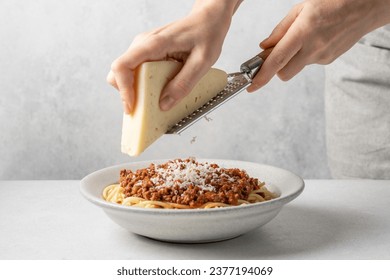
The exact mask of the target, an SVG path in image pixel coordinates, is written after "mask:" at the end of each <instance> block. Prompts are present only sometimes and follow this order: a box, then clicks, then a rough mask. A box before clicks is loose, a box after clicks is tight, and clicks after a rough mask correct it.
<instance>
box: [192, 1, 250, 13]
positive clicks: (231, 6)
mask: <svg viewBox="0 0 390 280" xmlns="http://www.w3.org/2000/svg"><path fill="white" fill-rule="evenodd" d="M243 1H244V0H196V1H195V3H194V6H193V8H192V11H193V12H196V11H199V10H203V11H204V10H208V11H210V12H212V11H216V10H217V11H220V12H224V13H226V15H227V16H230V17H232V16H233V14H234V13H235V12H236V11H237V9H238V7H239V6H240V4H241V3H242V2H243Z"/></svg>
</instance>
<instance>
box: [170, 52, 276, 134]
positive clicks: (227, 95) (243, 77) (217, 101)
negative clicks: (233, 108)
mask: <svg viewBox="0 0 390 280" xmlns="http://www.w3.org/2000/svg"><path fill="white" fill-rule="evenodd" d="M270 52H271V49H267V50H264V51H263V52H261V53H260V54H258V55H256V56H254V57H253V58H251V59H250V60H248V61H246V62H244V63H243V64H241V67H240V72H237V73H230V74H228V83H227V85H226V87H225V88H224V89H223V90H222V91H221V92H220V93H218V94H217V95H216V96H215V97H213V98H211V99H210V100H209V101H208V102H207V103H206V104H204V105H203V106H201V107H200V108H199V109H197V110H196V111H195V112H193V113H192V114H190V115H188V116H187V117H185V118H183V119H182V120H180V121H179V122H178V123H177V124H175V125H174V126H173V127H171V128H170V129H169V130H168V131H167V132H166V134H180V133H181V132H183V131H184V130H186V129H187V128H188V127H190V126H191V125H193V124H194V123H195V122H197V121H198V120H200V119H201V118H202V117H205V116H206V115H207V114H209V113H210V112H212V111H214V110H215V109H216V108H218V107H219V106H221V105H222V104H224V103H225V102H227V101H228V100H230V99H232V98H233V97H234V96H236V95H238V94H239V93H240V92H242V91H243V90H245V89H246V88H247V87H248V86H249V85H250V84H251V83H252V79H253V78H254V77H255V76H256V74H257V72H258V71H259V70H260V68H261V66H262V65H263V62H264V60H265V59H266V58H267V57H268V55H269V54H270Z"/></svg>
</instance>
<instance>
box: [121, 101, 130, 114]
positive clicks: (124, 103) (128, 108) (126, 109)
mask: <svg viewBox="0 0 390 280" xmlns="http://www.w3.org/2000/svg"><path fill="white" fill-rule="evenodd" d="M123 111H125V113H126V114H128V115H130V114H131V111H132V108H131V106H130V105H129V104H127V103H126V102H123Z"/></svg>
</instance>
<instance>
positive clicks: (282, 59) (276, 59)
mask: <svg viewBox="0 0 390 280" xmlns="http://www.w3.org/2000/svg"><path fill="white" fill-rule="evenodd" d="M272 62H273V64H274V65H275V66H276V68H277V69H281V68H283V67H284V66H285V65H286V64H287V57H286V55H285V54H284V53H276V54H274V56H273V59H272Z"/></svg>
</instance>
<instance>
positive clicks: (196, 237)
mask: <svg viewBox="0 0 390 280" xmlns="http://www.w3.org/2000/svg"><path fill="white" fill-rule="evenodd" d="M166 161H167V160H156V161H153V163H155V164H159V163H163V162H166ZM197 161H198V162H205V161H207V162H209V163H217V164H218V165H219V166H220V167H225V168H240V169H244V170H246V171H247V173H248V174H249V176H251V177H255V178H258V179H259V180H261V181H264V182H266V186H267V188H268V189H269V190H270V191H272V192H275V193H277V194H278V195H279V197H278V198H276V199H273V200H270V201H266V202H261V203H254V204H249V205H245V206H233V207H226V208H217V209H145V208H137V207H129V206H122V205H118V204H114V203H110V202H106V201H105V200H103V198H102V192H103V189H104V188H105V187H106V186H108V185H109V184H112V183H116V182H118V179H119V172H120V170H121V169H131V170H137V169H140V168H145V167H148V166H149V164H150V163H151V162H152V161H143V162H134V163H128V164H122V165H117V166H112V167H108V168H105V169H101V170H98V171H96V172H93V173H91V174H90V175H88V176H86V177H85V178H83V179H82V180H81V193H82V194H83V195H84V197H85V198H86V199H88V200H89V201H91V202H92V203H94V204H95V205H97V206H99V207H101V208H102V209H103V210H104V212H105V213H106V214H107V215H108V216H109V217H110V218H111V219H112V220H113V221H114V222H116V223H117V224H118V225H120V226H122V227H124V228H125V229H127V230H129V231H130V232H133V233H136V234H139V235H143V236H147V237H150V238H153V239H158V240H163V241H170V242H180V243H202V242H213V241H220V240H225V239H230V238H233V237H236V236H239V235H241V234H244V233H246V232H248V231H251V230H253V229H256V228H258V227H260V226H262V225H264V224H266V223H268V222H269V221H270V220H272V219H273V218H274V217H275V216H276V215H277V214H278V213H279V211H280V210H281V209H282V207H283V205H285V204H286V203H288V202H290V201H291V200H293V199H294V198H296V197H297V196H298V195H299V194H300V193H301V192H302V191H303V188H304V182H303V180H302V179H301V178H300V177H299V176H297V175H295V174H293V173H292V172H290V171H287V170H284V169H281V168H277V167H273V166H269V165H261V164H257V163H251V162H243V161H233V160H216V159H197Z"/></svg>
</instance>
